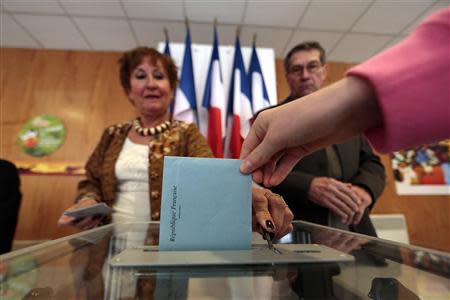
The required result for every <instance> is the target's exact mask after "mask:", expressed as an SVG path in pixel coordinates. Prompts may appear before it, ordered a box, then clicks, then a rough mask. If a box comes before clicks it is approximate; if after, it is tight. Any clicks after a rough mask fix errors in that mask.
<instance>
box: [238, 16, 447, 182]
mask: <svg viewBox="0 0 450 300" xmlns="http://www.w3.org/2000/svg"><path fill="white" fill-rule="evenodd" d="M449 12H450V9H445V10H442V11H440V12H439V13H437V14H435V15H433V16H432V17H430V18H428V19H427V20H426V21H425V22H424V23H423V24H422V25H421V26H420V27H419V28H418V29H417V30H416V31H415V32H414V34H412V36H411V37H409V38H408V39H406V40H405V41H404V42H402V43H401V44H399V45H398V46H396V47H394V48H391V49H389V50H388V51H386V52H383V53H381V54H379V55H377V56H376V57H374V58H373V59H371V60H369V61H368V62H366V63H364V64H362V65H360V66H358V67H356V68H354V69H352V70H350V72H349V73H348V77H346V78H344V79H342V80H340V81H338V82H337V83H335V84H333V85H331V86H329V87H327V88H324V89H322V90H319V91H318V92H316V93H313V94H310V95H308V96H306V97H304V98H302V100H301V101H292V102H291V103H288V104H286V105H283V106H282V107H278V108H276V109H273V110H272V109H271V110H268V111H265V112H263V113H262V114H261V115H260V116H258V118H257V119H256V121H255V123H254V125H253V127H252V129H251V130H250V133H249V135H248V137H247V139H246V141H245V142H244V145H243V147H242V156H241V157H242V158H244V159H245V161H244V162H243V165H242V167H241V170H242V171H243V172H246V173H248V172H254V173H253V177H254V180H255V181H256V182H263V181H264V183H265V185H267V184H270V185H275V184H278V183H279V182H280V181H281V180H282V179H283V177H284V176H286V174H287V173H288V172H289V170H290V169H291V168H292V167H293V166H294V165H295V163H296V162H297V161H298V160H299V159H300V158H301V157H302V156H304V155H305V154H307V153H310V152H311V151H314V150H315V149H318V148H320V147H321V146H325V145H328V144H332V143H337V142H340V141H343V140H344V139H346V138H347V137H349V136H352V135H356V134H358V133H362V132H366V134H367V135H368V136H369V138H370V139H371V141H372V143H373V144H375V145H376V147H377V148H378V149H379V150H383V151H387V150H395V149H396V148H399V147H406V146H412V145H414V144H418V143H426V142H430V141H432V140H439V139H444V138H446V137H449V136H450V126H449V124H448V105H449V102H448V99H449V89H448V78H449V72H450V71H449V69H450V68H449V67H448V64H449V61H450V58H449V55H450V52H449V51H448V45H449V34H448V31H449V22H448V20H449V14H450V13H449ZM430 49H433V51H431V50H430ZM431 78H432V79H433V80H431ZM300 115H301V116H302V117H301V118H299V117H298V116H300ZM417 116H420V118H418V117H417ZM418 119H420V120H418ZM324 120H326V122H323V121H324ZM396 125H398V126H396ZM369 128H370V130H368V129H369Z"/></svg>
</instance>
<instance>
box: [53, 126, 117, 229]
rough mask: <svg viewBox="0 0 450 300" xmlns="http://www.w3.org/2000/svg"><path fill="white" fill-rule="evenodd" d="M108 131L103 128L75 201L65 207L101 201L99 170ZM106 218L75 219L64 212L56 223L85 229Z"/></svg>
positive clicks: (78, 206) (108, 136)
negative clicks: (103, 130)
mask: <svg viewBox="0 0 450 300" xmlns="http://www.w3.org/2000/svg"><path fill="white" fill-rule="evenodd" d="M110 136H111V134H110V132H108V130H105V132H104V133H103V135H102V137H101V139H100V142H99V143H98V144H97V146H96V148H95V150H94V152H93V153H92V154H91V156H90V157H89V160H88V162H87V163H86V166H85V170H86V178H85V179H84V180H82V181H80V182H79V184H78V194H77V197H76V199H75V203H74V204H73V205H72V206H70V207H69V208H67V209H66V211H68V210H73V209H77V208H82V207H88V206H92V205H95V204H97V203H98V202H101V201H102V194H101V189H100V186H101V183H100V181H101V176H102V175H101V170H102V162H103V160H104V156H105V151H106V149H107V148H108V145H109V142H110ZM106 219H107V218H104V217H99V216H90V217H85V218H82V219H75V218H74V217H71V216H67V215H65V214H64V213H63V214H62V215H61V217H60V218H59V220H58V225H59V226H62V227H65V226H75V227H77V228H79V229H81V230H87V229H91V228H94V227H96V226H98V225H100V224H102V223H103V222H104V221H106Z"/></svg>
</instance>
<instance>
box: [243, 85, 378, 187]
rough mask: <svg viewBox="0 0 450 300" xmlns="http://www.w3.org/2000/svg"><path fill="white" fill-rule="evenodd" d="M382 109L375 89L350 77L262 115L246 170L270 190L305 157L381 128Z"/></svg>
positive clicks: (246, 151) (246, 147)
mask: <svg viewBox="0 0 450 300" xmlns="http://www.w3.org/2000/svg"><path fill="white" fill-rule="evenodd" d="M349 91H352V92H351V93H349ZM377 110H378V109H377V104H376V101H375V99H373V92H372V90H371V88H370V86H369V85H368V84H367V83H366V82H365V81H364V80H362V79H359V78H353V77H350V78H344V79H342V80H340V81H338V82H336V83H335V84H332V85H331V86H329V87H327V88H324V89H322V90H319V91H317V92H315V93H312V94H310V95H307V96H305V97H303V98H302V99H301V100H296V101H292V102H290V103H287V104H285V105H282V106H279V107H276V108H272V109H268V110H266V111H263V112H262V113H260V114H259V115H258V117H257V118H256V120H255V122H254V124H253V126H252V127H251V128H250V132H249V134H248V136H247V138H246V139H245V141H244V144H243V145H242V151H241V158H243V159H244V162H243V164H242V166H241V171H242V172H244V173H250V172H253V180H254V181H255V182H258V183H264V185H265V186H269V187H270V186H273V185H277V184H279V183H280V182H281V181H282V180H283V179H284V178H285V176H286V175H287V174H288V173H289V172H290V170H291V169H292V168H293V166H294V165H295V164H296V163H297V162H298V161H299V160H300V158H302V157H303V156H305V155H308V154H310V153H312V152H314V151H316V150H318V149H320V148H323V147H324V146H326V145H328V144H333V143H338V142H342V141H344V140H346V139H347V138H349V137H351V136H353V135H356V134H357V133H359V132H361V131H364V130H365V129H366V128H369V127H374V126H377V124H379V123H380V115H379V114H378V113H376V112H377ZM299 116H302V117H301V118H299ZM355 116H358V118H356V117H355ZM324 120H327V121H326V122H324Z"/></svg>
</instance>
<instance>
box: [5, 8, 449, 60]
mask: <svg viewBox="0 0 450 300" xmlns="http://www.w3.org/2000/svg"><path fill="white" fill-rule="evenodd" d="M449 2H450V0H295V1H294V0H279V1H268V0H259V1H257V0H232V1H220V0H210V1H204V0H166V1H163V0H160V1H155V0H0V9H1V14H0V18H1V19H0V26H1V29H0V30H1V31H0V45H1V47H20V48H43V49H77V50H94V51H105V50H107V51H122V50H128V49H130V48H133V47H135V46H138V45H147V46H154V47H156V46H157V43H158V42H160V41H163V40H164V28H167V29H168V32H169V36H170V40H171V41H172V42H183V41H184V38H185V19H186V18H187V19H188V20H189V23H190V29H191V35H192V40H193V42H194V43H203V44H209V43H211V42H212V29H213V25H212V24H213V21H214V19H215V18H216V19H217V22H218V32H219V42H220V44H222V45H233V44H234V40H235V35H236V29H237V28H238V26H240V28H241V34H240V37H241V44H242V45H243V46H250V45H251V43H252V39H253V35H254V34H256V35H257V45H258V46H260V47H270V48H274V49H275V53H276V56H277V57H279V58H282V57H283V56H284V55H285V54H286V52H287V51H288V50H289V49H290V48H291V47H292V46H294V45H295V44H297V43H299V42H301V41H303V40H318V41H319V42H321V44H322V45H323V46H324V48H325V49H326V50H327V52H328V59H329V60H331V61H340V62H360V61H362V60H365V59H367V58H368V57H370V56H372V55H374V54H376V53H378V52H379V51H381V50H383V49H385V48H387V47H390V46H392V45H394V44H395V43H397V42H399V41H400V40H402V39H403V38H404V37H405V36H406V35H407V34H408V33H409V32H410V31H411V30H412V29H413V28H414V27H415V26H417V24H418V23H419V22H420V20H422V19H423V18H424V17H425V16H427V15H429V14H430V13H432V12H434V11H436V10H438V9H440V8H443V7H446V6H449V5H450V3H449Z"/></svg>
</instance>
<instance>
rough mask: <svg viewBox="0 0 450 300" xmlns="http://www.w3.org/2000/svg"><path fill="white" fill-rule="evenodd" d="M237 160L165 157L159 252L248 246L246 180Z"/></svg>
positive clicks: (248, 183) (248, 192)
mask: <svg viewBox="0 0 450 300" xmlns="http://www.w3.org/2000/svg"><path fill="white" fill-rule="evenodd" d="M240 163H241V162H240V161H239V160H237V159H216V158H192V157H170V156H166V157H164V175H163V188H162V204H161V224H160V235H159V249H160V250H244V249H250V246H251V226H252V225H251V177H250V176H249V175H244V174H242V173H241V172H240V171H239V166H240Z"/></svg>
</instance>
